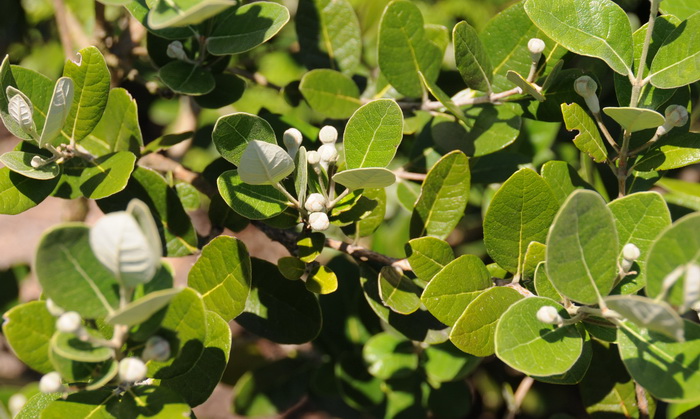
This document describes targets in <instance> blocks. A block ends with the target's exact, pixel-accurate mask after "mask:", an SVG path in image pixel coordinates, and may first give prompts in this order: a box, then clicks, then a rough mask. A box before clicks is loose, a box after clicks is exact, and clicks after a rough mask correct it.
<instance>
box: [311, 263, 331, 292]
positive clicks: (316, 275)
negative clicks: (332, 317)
mask: <svg viewBox="0 0 700 419" xmlns="http://www.w3.org/2000/svg"><path fill="white" fill-rule="evenodd" d="M306 289H307V290H309V291H311V292H313V293H315V294H321V295H325V294H331V293H333V292H335V291H336V290H337V289H338V277H337V276H336V275H335V272H333V271H332V270H331V269H330V268H329V267H327V266H324V265H318V266H317V267H316V268H314V269H313V270H311V272H309V276H308V277H307V278H306Z"/></svg>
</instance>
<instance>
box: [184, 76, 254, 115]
mask: <svg viewBox="0 0 700 419" xmlns="http://www.w3.org/2000/svg"><path fill="white" fill-rule="evenodd" d="M214 80H215V81H216V87H215V88H214V90H212V91H211V92H209V93H207V94H206V95H202V96H194V101H195V102H197V104H198V105H199V106H201V107H203V108H208V109H219V108H223V107H224V106H226V105H230V104H232V103H234V102H236V101H237V100H238V99H240V98H241V97H242V96H243V94H244V93H245V89H246V82H245V80H243V79H242V78H240V77H238V76H236V75H233V74H229V73H223V74H214Z"/></svg>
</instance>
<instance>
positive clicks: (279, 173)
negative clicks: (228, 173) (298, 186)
mask: <svg viewBox="0 0 700 419" xmlns="http://www.w3.org/2000/svg"><path fill="white" fill-rule="evenodd" d="M292 172H294V160H292V158H291V157H290V156H289V153H287V151H285V149H283V148H282V147H280V146H278V145H277V144H270V143H267V142H264V141H258V140H253V141H251V142H249V143H248V146H247V147H246V149H245V151H244V152H243V154H242V155H241V160H240V162H239V163H238V175H239V176H240V178H241V180H242V181H243V182H245V183H247V184H249V185H274V184H277V183H279V182H280V181H281V180H282V179H284V178H286V177H287V176H289V175H291V174H292Z"/></svg>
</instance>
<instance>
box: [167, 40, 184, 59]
mask: <svg viewBox="0 0 700 419" xmlns="http://www.w3.org/2000/svg"><path fill="white" fill-rule="evenodd" d="M165 53H166V54H167V55H168V57H170V58H175V59H176V60H182V61H186V60H187V53H186V52H185V48H183V46H182V42H180V41H173V42H171V43H170V44H168V49H167V50H166V51H165Z"/></svg>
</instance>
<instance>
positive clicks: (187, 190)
mask: <svg viewBox="0 0 700 419" xmlns="http://www.w3.org/2000/svg"><path fill="white" fill-rule="evenodd" d="M175 191H176V192H177V196H178V198H180V202H182V207H183V208H184V209H185V211H188V212H190V211H196V210H198V209H199V207H200V205H201V204H202V202H201V200H200V198H199V191H198V190H197V188H195V187H194V186H192V184H190V183H186V182H177V183H176V184H175Z"/></svg>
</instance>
